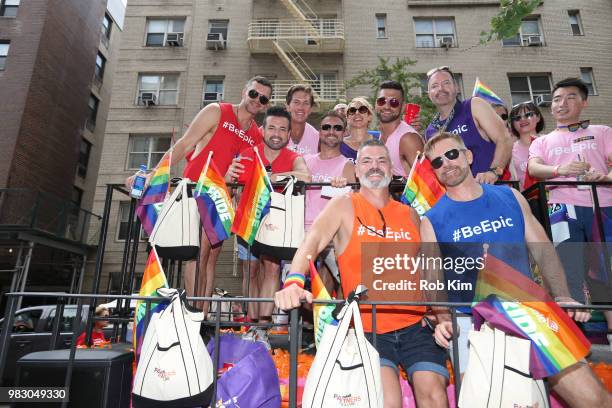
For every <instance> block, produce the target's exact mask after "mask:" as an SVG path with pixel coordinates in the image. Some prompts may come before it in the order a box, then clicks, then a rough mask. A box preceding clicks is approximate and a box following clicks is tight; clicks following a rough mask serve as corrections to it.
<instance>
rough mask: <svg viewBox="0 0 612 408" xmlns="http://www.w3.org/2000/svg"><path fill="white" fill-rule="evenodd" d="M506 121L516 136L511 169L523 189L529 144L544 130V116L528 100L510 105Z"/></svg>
mask: <svg viewBox="0 0 612 408" xmlns="http://www.w3.org/2000/svg"><path fill="white" fill-rule="evenodd" d="M506 119H507V118H506ZM508 123H509V124H510V126H511V128H510V130H511V131H512V134H513V135H514V136H516V137H517V138H518V140H517V141H515V142H514V145H513V146H512V161H511V170H512V171H513V174H514V175H515V179H516V180H518V181H519V186H520V189H521V190H523V189H524V188H525V174H526V172H527V162H528V161H529V146H531V142H533V141H534V140H535V139H536V138H537V137H538V136H539V134H540V132H541V131H542V130H544V126H545V125H544V117H543V116H542V112H540V108H538V107H537V106H536V105H535V104H534V103H533V102H532V101H528V102H522V103H519V104H518V105H514V106H513V107H512V110H511V111H510V120H509V121H508Z"/></svg>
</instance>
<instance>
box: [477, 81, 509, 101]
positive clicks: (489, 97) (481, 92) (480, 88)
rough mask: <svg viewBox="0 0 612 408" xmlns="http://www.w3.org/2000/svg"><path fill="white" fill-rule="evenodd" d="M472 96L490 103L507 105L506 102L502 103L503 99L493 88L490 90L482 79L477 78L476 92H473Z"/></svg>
mask: <svg viewBox="0 0 612 408" xmlns="http://www.w3.org/2000/svg"><path fill="white" fill-rule="evenodd" d="M472 96H477V97H479V98H482V99H484V100H485V101H487V102H489V103H499V104H500V105H505V104H504V101H502V99H501V98H500V97H499V96H497V95H496V94H495V92H493V90H492V89H491V88H489V87H488V86H487V85H486V84H485V83H484V82H482V81H481V80H480V78H476V83H475V84H474V91H473V92H472Z"/></svg>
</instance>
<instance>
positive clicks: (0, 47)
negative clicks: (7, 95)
mask: <svg viewBox="0 0 612 408" xmlns="http://www.w3.org/2000/svg"><path fill="white" fill-rule="evenodd" d="M9 45H10V43H9V42H8V41H0V71H4V68H5V67H6V58H7V56H8V51H9Z"/></svg>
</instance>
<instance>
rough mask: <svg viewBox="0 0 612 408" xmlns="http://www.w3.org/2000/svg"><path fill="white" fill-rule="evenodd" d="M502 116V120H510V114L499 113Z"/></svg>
mask: <svg viewBox="0 0 612 408" xmlns="http://www.w3.org/2000/svg"><path fill="white" fill-rule="evenodd" d="M499 117H500V118H502V120H503V121H504V122H505V121H507V120H508V114H507V113H502V114H501V115H499Z"/></svg>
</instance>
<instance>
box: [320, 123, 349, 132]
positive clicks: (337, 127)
mask: <svg viewBox="0 0 612 408" xmlns="http://www.w3.org/2000/svg"><path fill="white" fill-rule="evenodd" d="M332 127H333V128H334V130H335V131H336V132H342V131H343V130H344V126H342V125H333V126H332V125H330V124H329V123H326V124H324V125H321V130H329V129H331V128H332Z"/></svg>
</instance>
